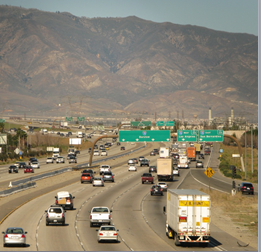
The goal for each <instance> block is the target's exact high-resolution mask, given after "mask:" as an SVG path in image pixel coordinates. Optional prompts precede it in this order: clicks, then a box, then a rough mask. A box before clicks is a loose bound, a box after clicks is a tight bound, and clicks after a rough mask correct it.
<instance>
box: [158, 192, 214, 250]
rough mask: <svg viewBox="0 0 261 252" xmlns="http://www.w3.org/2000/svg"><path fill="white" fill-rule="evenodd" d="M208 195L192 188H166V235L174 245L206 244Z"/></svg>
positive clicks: (207, 239)
mask: <svg viewBox="0 0 261 252" xmlns="http://www.w3.org/2000/svg"><path fill="white" fill-rule="evenodd" d="M210 210H211V201H210V196H209V195H208V194H206V193H204V192H201V191H199V190H194V189H168V192H167V208H166V207H164V208H163V212H164V213H165V214H166V217H167V218H166V235H167V236H168V238H170V239H174V241H175V245H177V246H178V245H181V243H183V244H186V243H187V244H188V243H190V244H191V243H194V244H195V243H198V244H202V246H208V243H209V236H210V220H211V211H210Z"/></svg>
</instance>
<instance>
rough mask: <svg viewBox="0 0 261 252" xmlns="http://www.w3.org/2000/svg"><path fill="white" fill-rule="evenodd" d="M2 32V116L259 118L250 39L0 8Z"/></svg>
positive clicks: (135, 22)
mask: <svg viewBox="0 0 261 252" xmlns="http://www.w3.org/2000/svg"><path fill="white" fill-rule="evenodd" d="M0 27H1V29H0V66H1V67H0V89H1V92H0V99H1V104H0V106H2V108H1V107H0V110H1V111H5V112H4V113H7V112H6V111H8V113H16V114H19V113H20V114H21V115H23V114H24V113H27V115H30V114H36V113H38V114H43V113H44V114H45V115H56V116H61V115H62V116H65V115H73V116H76V115H81V116H86V117H88V116H92V115H95V114H96V115H97V114H99V115H103V116H106V115H113V114H115V115H117V114H124V113H126V114H128V113H130V114H133V113H137V114H139V113H143V114H150V115H153V114H155V113H157V115H158V116H167V117H168V115H169V112H170V111H171V112H172V116H173V117H174V116H176V111H180V114H181V111H184V115H185V117H186V118H190V117H193V115H195V114H196V115H198V118H207V117H208V109H209V107H211V108H212V116H225V115H226V114H229V113H230V108H231V107H233V108H234V114H235V116H247V115H251V114H252V115H256V116H257V103H258V92H257V91H258V84H257V83H258V69H257V68H258V38H257V36H254V35H249V34H239V33H227V32H220V31H214V30H210V29H206V28H203V27H197V26H190V25H176V24H172V23H154V22H151V21H146V20H142V19H139V18H137V17H127V18H94V19H88V18H84V17H82V18H79V17H76V16H73V15H71V14H70V13H60V12H57V13H51V12H43V11H39V10H36V9H24V8H19V7H11V6H4V5H2V6H0ZM59 104H60V106H59Z"/></svg>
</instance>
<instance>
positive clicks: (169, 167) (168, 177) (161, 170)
mask: <svg viewBox="0 0 261 252" xmlns="http://www.w3.org/2000/svg"><path fill="white" fill-rule="evenodd" d="M157 177H158V181H163V180H165V181H173V160H172V158H158V159H157Z"/></svg>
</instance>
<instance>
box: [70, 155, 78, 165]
mask: <svg viewBox="0 0 261 252" xmlns="http://www.w3.org/2000/svg"><path fill="white" fill-rule="evenodd" d="M68 161H69V164H70V163H76V164H77V159H76V157H75V156H70V159H69V160H68Z"/></svg>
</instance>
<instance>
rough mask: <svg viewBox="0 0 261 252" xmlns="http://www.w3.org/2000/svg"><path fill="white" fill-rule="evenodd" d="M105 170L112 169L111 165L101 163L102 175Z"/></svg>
mask: <svg viewBox="0 0 261 252" xmlns="http://www.w3.org/2000/svg"><path fill="white" fill-rule="evenodd" d="M105 171H111V167H110V166H109V165H101V166H100V175H102V174H103V173H104V172H105Z"/></svg>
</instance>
